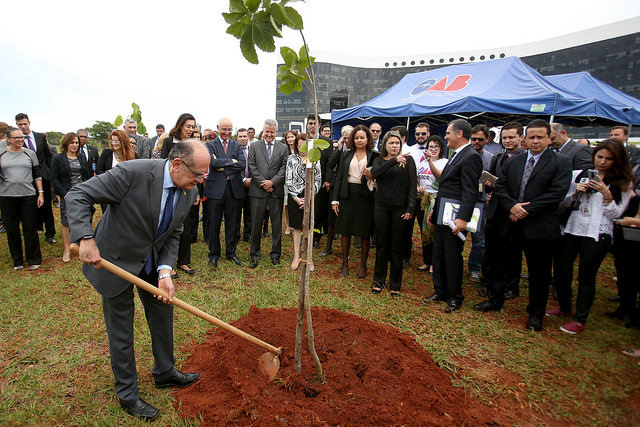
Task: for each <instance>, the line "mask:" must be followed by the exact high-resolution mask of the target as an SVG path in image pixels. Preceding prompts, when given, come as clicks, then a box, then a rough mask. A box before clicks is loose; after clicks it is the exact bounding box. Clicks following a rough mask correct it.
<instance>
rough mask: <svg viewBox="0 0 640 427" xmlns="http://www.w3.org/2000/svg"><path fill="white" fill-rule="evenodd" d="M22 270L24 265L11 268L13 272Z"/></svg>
mask: <svg viewBox="0 0 640 427" xmlns="http://www.w3.org/2000/svg"><path fill="white" fill-rule="evenodd" d="M23 268H24V265H16V266H15V267H13V269H14V270H22V269H23Z"/></svg>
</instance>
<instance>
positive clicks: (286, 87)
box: [280, 80, 295, 95]
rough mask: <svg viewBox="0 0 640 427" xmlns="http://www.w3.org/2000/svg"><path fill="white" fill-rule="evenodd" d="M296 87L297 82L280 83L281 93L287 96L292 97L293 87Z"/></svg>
mask: <svg viewBox="0 0 640 427" xmlns="http://www.w3.org/2000/svg"><path fill="white" fill-rule="evenodd" d="M294 85H295V81H293V80H288V81H286V82H282V83H280V92H282V93H284V94H285V95H291V94H292V93H293V87H294Z"/></svg>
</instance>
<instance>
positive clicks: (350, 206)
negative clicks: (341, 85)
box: [331, 125, 378, 279]
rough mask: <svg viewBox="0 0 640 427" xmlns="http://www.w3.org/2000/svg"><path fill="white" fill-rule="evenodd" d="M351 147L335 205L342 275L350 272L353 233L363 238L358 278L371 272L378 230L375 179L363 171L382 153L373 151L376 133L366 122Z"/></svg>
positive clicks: (351, 138)
mask: <svg viewBox="0 0 640 427" xmlns="http://www.w3.org/2000/svg"><path fill="white" fill-rule="evenodd" d="M347 148H348V151H346V152H345V153H344V154H343V155H342V158H341V159H340V165H339V166H338V173H337V176H336V184H335V187H334V189H333V193H332V197H331V200H332V201H331V207H332V208H333V211H334V212H335V213H336V215H338V220H337V223H336V232H337V233H339V234H341V235H342V241H341V243H342V268H341V269H340V274H342V275H343V276H347V275H349V250H350V249H351V236H358V237H360V238H362V246H361V251H360V267H359V269H358V278H360V279H362V278H364V277H365V276H366V275H367V257H368V256H369V246H370V236H371V235H372V234H373V233H374V231H375V230H374V229H375V224H374V222H373V200H374V196H375V193H374V191H373V181H371V180H368V179H367V177H365V176H364V175H363V171H364V170H365V169H366V168H367V167H370V166H371V165H372V164H373V161H374V159H375V158H376V157H378V153H377V152H375V151H373V136H372V135H371V131H369V128H368V127H366V126H364V125H358V126H356V127H355V128H354V129H353V131H351V134H350V135H349V139H348V140H347Z"/></svg>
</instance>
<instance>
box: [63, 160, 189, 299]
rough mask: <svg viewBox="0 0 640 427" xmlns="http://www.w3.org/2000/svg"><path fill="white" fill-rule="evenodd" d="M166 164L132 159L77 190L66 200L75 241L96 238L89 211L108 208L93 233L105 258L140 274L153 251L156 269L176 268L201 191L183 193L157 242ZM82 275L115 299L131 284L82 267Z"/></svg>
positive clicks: (84, 183) (100, 271)
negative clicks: (186, 221) (182, 238)
mask: <svg viewBox="0 0 640 427" xmlns="http://www.w3.org/2000/svg"><path fill="white" fill-rule="evenodd" d="M164 165H165V160H148V159H145V160H129V161H127V162H123V163H119V164H118V165H116V167H114V168H112V169H110V170H108V171H107V172H105V173H103V174H101V175H96V176H95V177H93V178H91V179H90V180H88V181H85V182H83V183H82V184H79V185H76V186H75V187H73V188H72V189H71V190H70V191H69V192H68V193H67V195H66V197H65V202H66V203H67V213H68V217H69V231H70V238H71V241H72V242H75V241H78V240H79V239H81V238H82V237H83V236H86V235H90V234H93V230H92V229H91V206H92V205H93V204H95V203H106V204H108V205H109V207H108V208H107V210H106V212H105V213H104V214H103V215H102V218H101V219H100V222H99V223H98V226H97V227H96V230H95V241H96V244H97V245H98V249H100V255H101V256H102V258H104V259H106V260H108V261H111V262H113V263H114V264H116V265H118V266H119V267H121V268H123V269H125V270H126V271H128V272H129V273H131V274H135V275H137V274H139V273H140V271H141V270H142V267H143V266H144V264H145V262H146V260H147V258H148V257H149V254H150V253H151V251H152V250H153V254H154V259H155V260H156V265H163V264H166V265H173V264H174V263H175V261H176V258H177V255H178V245H179V241H180V234H182V228H183V227H182V223H183V221H184V219H185V218H186V216H187V214H188V213H189V209H190V208H191V205H193V202H194V201H195V199H196V194H197V189H196V188H193V189H191V190H179V191H178V193H176V195H178V201H177V204H176V209H175V212H174V216H173V219H172V221H171V224H170V225H169V228H168V230H167V231H166V232H165V233H164V234H162V235H161V236H159V237H156V234H157V231H158V221H159V218H160V205H161V201H162V180H163V177H164ZM82 272H83V273H84V275H85V276H86V277H87V279H88V280H89V282H91V284H92V285H93V287H94V288H96V290H97V291H98V292H100V294H102V295H104V296H106V297H112V296H115V295H118V294H120V293H121V292H122V291H124V290H125V289H126V288H127V286H129V283H128V282H127V281H126V280H123V279H121V278H119V277H117V276H115V275H113V274H111V273H109V272H108V271H106V270H105V269H97V268H94V267H93V266H90V265H86V264H85V265H84V267H83V268H82Z"/></svg>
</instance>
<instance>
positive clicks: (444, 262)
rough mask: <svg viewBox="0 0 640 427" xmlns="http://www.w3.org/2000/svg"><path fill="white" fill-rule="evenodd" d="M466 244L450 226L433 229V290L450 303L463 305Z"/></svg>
mask: <svg viewBox="0 0 640 427" xmlns="http://www.w3.org/2000/svg"><path fill="white" fill-rule="evenodd" d="M463 247H464V242H463V241H462V240H461V239H460V238H459V237H458V236H456V235H455V234H453V233H452V232H451V229H450V228H449V227H448V226H443V225H435V226H434V229H433V290H434V291H435V293H436V294H437V295H440V296H442V297H446V298H449V301H450V302H454V303H456V304H462V301H463V300H464V296H463V295H462V268H463V265H464V264H463V261H462V248H463Z"/></svg>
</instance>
